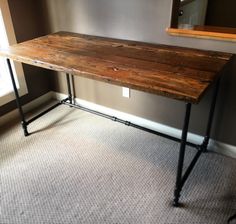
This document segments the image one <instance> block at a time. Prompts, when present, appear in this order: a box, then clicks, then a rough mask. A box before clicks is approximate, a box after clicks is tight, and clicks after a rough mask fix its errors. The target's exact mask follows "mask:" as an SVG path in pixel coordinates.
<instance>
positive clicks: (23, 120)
mask: <svg viewBox="0 0 236 224" xmlns="http://www.w3.org/2000/svg"><path fill="white" fill-rule="evenodd" d="M7 65H8V69H9V72H10V76H11V81H12V85H13V89H14V92H15V97H16V104H17V107H18V111H19V114H20V118H21V125H22V128H23V131H24V135H25V136H28V135H29V132H28V130H27V122H26V120H25V115H24V112H23V109H22V107H21V103H20V96H19V93H18V89H17V86H16V82H15V78H14V75H13V71H12V67H11V62H10V60H9V59H8V58H7Z"/></svg>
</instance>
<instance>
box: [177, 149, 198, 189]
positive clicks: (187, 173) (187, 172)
mask: <svg viewBox="0 0 236 224" xmlns="http://www.w3.org/2000/svg"><path fill="white" fill-rule="evenodd" d="M201 154H202V150H199V151H197V153H196V155H195V156H194V158H193V160H192V162H191V163H190V165H189V166H188V168H187V170H186V171H185V173H184V175H183V178H182V180H181V184H180V187H181V188H182V187H183V186H184V184H185V182H186V180H187V179H188V176H189V174H190V173H191V172H192V170H193V168H194V166H195V164H196V162H197V161H198V158H199V157H200V155H201Z"/></svg>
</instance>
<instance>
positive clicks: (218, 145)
mask: <svg viewBox="0 0 236 224" xmlns="http://www.w3.org/2000/svg"><path fill="white" fill-rule="evenodd" d="M66 97H67V95H64V94H61V93H57V92H53V91H51V92H48V93H46V94H45V95H43V96H40V97H39V98H37V99H35V100H33V101H31V102H30V103H28V104H26V105H24V106H23V110H24V112H28V111H30V110H32V109H35V108H36V107H38V106H40V105H41V104H43V103H45V102H47V101H49V100H50V99H53V98H54V99H57V100H62V99H64V98H66ZM76 102H77V103H78V104H79V105H81V106H83V107H87V108H89V109H93V110H96V111H99V112H102V113H106V114H109V115H112V116H115V117H117V118H120V119H122V120H127V121H130V122H132V123H134V124H137V125H140V126H143V127H146V128H149V129H152V130H155V131H158V132H162V133H164V134H167V135H170V136H173V137H176V138H180V137H181V130H180V129H177V128H173V127H170V126H167V125H163V124H160V123H157V122H153V121H150V120H147V119H144V118H141V117H137V116H135V115H131V114H127V113H124V112H121V111H118V110H114V109H111V108H108V107H104V106H101V105H98V104H95V103H91V102H89V101H86V100H82V99H76ZM17 117H19V114H18V110H17V109H15V110H13V111H11V112H9V113H7V114H5V115H4V116H1V117H0V125H3V124H5V123H7V122H8V121H9V120H13V119H16V118H17ZM202 140H203V136H200V135H196V134H193V133H189V134H188V141H189V142H192V143H194V144H201V143H202ZM209 150H211V151H214V152H217V153H220V154H224V155H227V156H230V157H233V158H236V146H233V145H229V144H226V143H223V142H219V141H215V140H212V139H211V140H210V144H209Z"/></svg>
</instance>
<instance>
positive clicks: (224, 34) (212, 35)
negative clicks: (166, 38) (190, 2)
mask: <svg viewBox="0 0 236 224" xmlns="http://www.w3.org/2000/svg"><path fill="white" fill-rule="evenodd" d="M179 7H180V0H173V1H172V12H171V22H170V28H167V29H166V31H167V33H169V34H170V35H173V36H184V37H195V38H204V39H215V40H223V41H232V42H236V28H228V27H213V26H201V27H200V28H199V27H198V26H196V27H198V28H196V29H195V28H193V29H180V28H178V16H179Z"/></svg>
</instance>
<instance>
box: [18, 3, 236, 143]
mask: <svg viewBox="0 0 236 224" xmlns="http://www.w3.org/2000/svg"><path fill="white" fill-rule="evenodd" d="M14 2H17V0H15V1H14ZM19 2H20V3H19V4H21V2H22V1H19ZM29 2H30V1H29ZM34 2H35V1H34ZM38 2H40V4H41V5H40V6H39V5H38V7H39V8H38V11H41V12H42V13H43V14H42V16H41V19H42V20H43V21H42V22H43V24H47V32H48V33H49V32H55V31H59V30H66V31H73V32H79V33H87V34H94V35H101V36H107V37H115V38H123V39H132V40H139V41H146V42H153V43H163V44H169V45H178V46H185V47H195V48H201V49H209V50H217V51H226V52H233V53H235V52H236V44H235V43H230V42H221V41H214V40H203V39H193V38H181V37H171V36H169V35H168V34H167V33H166V32H165V29H166V28H167V27H168V26H169V24H170V17H171V6H172V0H145V1H144V0H119V1H118V0H66V1H65V0H41V1H38ZM19 4H18V5H19ZM22 15H23V14H22ZM32 16H33V15H32ZM53 79H54V81H53V89H54V90H56V91H60V92H66V88H65V86H64V82H63V81H64V76H62V75H54V77H53ZM222 81H223V82H222V88H221V91H220V97H219V101H218V104H217V114H216V117H215V118H216V119H215V124H214V133H213V137H214V138H215V139H217V140H219V141H222V142H225V143H228V144H232V145H236V138H235V137H236V136H235V133H236V116H235V114H236V102H235V96H236V60H234V64H232V65H231V68H230V70H229V71H228V72H227V73H226V74H225V76H224V79H223V80H222ZM75 82H76V90H77V91H76V95H77V97H79V98H82V99H85V100H88V101H92V102H95V103H97V104H101V105H104V106H107V107H110V108H114V109H117V110H120V111H124V112H128V113H131V114H134V115H138V116H141V117H145V118H147V119H150V120H153V121H157V122H160V123H163V124H167V125H170V126H173V127H177V128H181V125H182V118H183V111H184V103H183V102H178V101H174V100H171V99H167V98H163V97H158V96H155V95H152V94H146V93H143V92H139V91H131V98H130V99H126V98H123V97H122V96H121V88H120V87H117V86H112V85H108V84H104V83H101V82H97V81H92V80H88V79H84V78H76V80H75ZM210 96H211V92H209V93H208V94H207V95H206V97H205V98H204V100H203V101H202V102H201V103H200V104H199V105H198V106H194V108H193V117H192V120H191V124H190V129H191V131H192V132H194V133H197V134H202V135H203V134H204V132H203V130H204V128H205V122H206V115H207V112H208V107H209V104H210V100H209V98H210Z"/></svg>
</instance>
